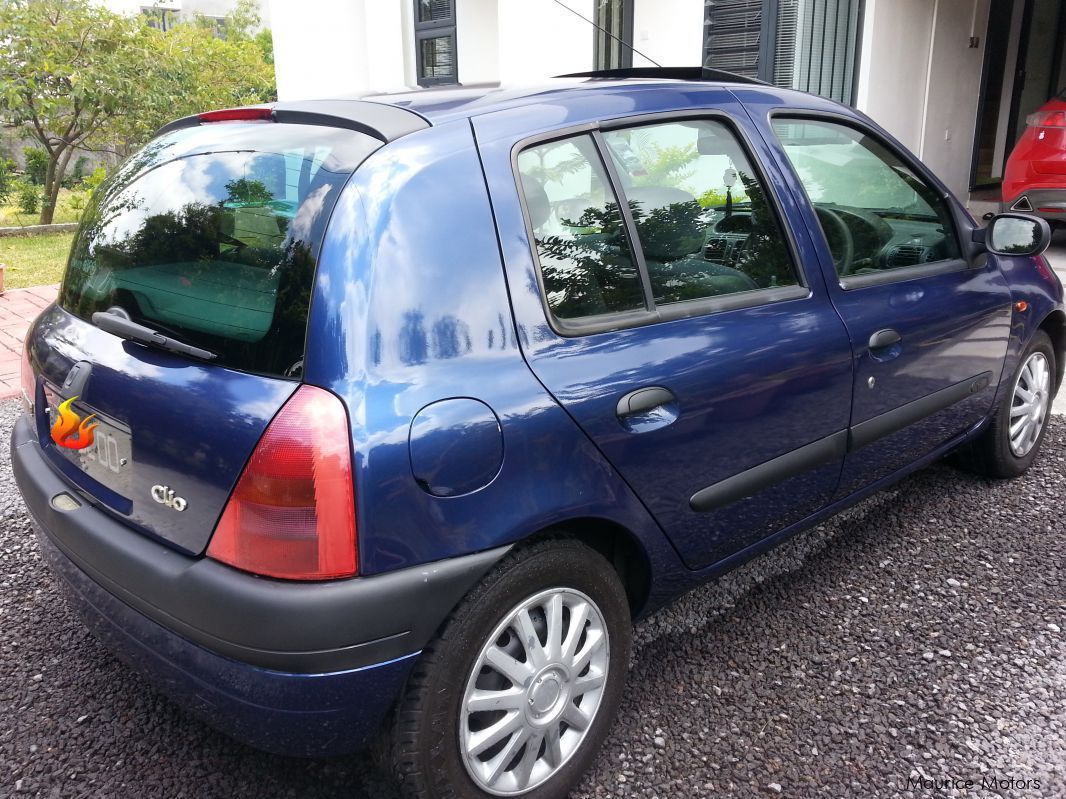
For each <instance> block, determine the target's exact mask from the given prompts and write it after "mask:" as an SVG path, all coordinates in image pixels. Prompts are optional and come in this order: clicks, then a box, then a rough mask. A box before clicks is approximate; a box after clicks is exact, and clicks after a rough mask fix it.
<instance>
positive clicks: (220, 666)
mask: <svg viewBox="0 0 1066 799" xmlns="http://www.w3.org/2000/svg"><path fill="white" fill-rule="evenodd" d="M38 538H39V539H40V545H41V553H42V555H43V556H44V559H45V562H46V563H47V564H48V565H49V567H50V568H51V569H52V571H53V572H55V573H56V574H57V575H58V576H59V577H60V578H61V584H62V585H63V587H64V588H65V589H66V593H67V596H68V598H69V600H70V603H71V605H72V606H73V607H74V609H75V610H76V611H77V613H78V615H79V616H80V617H81V619H82V621H83V622H84V623H85V625H86V626H87V627H88V628H89V629H90V630H92V632H93V633H94V634H95V635H96V637H97V638H99V639H100V640H101V641H102V642H103V643H104V645H105V646H106V647H107V648H108V649H110V650H111V651H112V652H113V653H114V654H115V655H116V656H117V657H118V658H119V659H121V660H122V661H123V662H124V663H126V664H127V665H128V666H130V667H131V668H133V669H134V670H135V671H137V672H139V673H140V674H142V675H143V676H144V677H145V678H146V679H148V680H149V682H151V683H152V684H153V685H155V686H156V687H157V688H158V689H159V690H161V691H162V692H163V693H165V694H166V695H167V696H169V697H170V698H171V699H173V700H174V701H175V702H177V703H178V704H179V705H181V706H182V707H184V708H185V709H187V710H189V711H190V712H192V713H193V714H194V715H196V716H197V717H199V718H200V719H202V720H203V721H205V722H207V723H208V724H210V725H211V726H213V727H215V728H216V729H219V730H221V731H222V732H224V733H226V734H227V735H229V736H231V737H233V738H236V739H237V740H239V741H242V742H244V743H246V744H248V745H250V746H254V747H256V748H257V749H263V750H266V751H268V752H275V753H277V754H283V755H299V756H305V757H328V756H332V755H340V754H346V753H348V752H354V751H356V750H358V749H361V748H363V747H364V746H365V745H366V744H367V743H368V742H369V741H370V740H371V738H372V737H373V736H374V734H375V732H376V731H377V730H378V729H379V728H380V726H381V724H382V721H383V720H384V718H385V716H386V714H387V713H388V712H389V709H390V707H391V704H392V702H393V700H394V699H395V698H396V696H397V695H398V694H399V692H400V690H401V688H402V686H403V683H404V680H405V679H406V678H407V674H408V671H409V670H410V668H411V666H412V665H413V663H414V660H415V657H416V654H412V655H409V656H407V657H405V658H399V659H397V660H394V661H391V662H387V663H381V664H378V665H375V666H367V667H364V668H361V669H353V670H350V671H342V672H335V673H331V674H291V673H286V672H281V671H271V670H269V669H261V668H257V667H255V666H250V665H248V664H246V663H240V662H238V661H235V660H231V659H229V658H226V657H222V656H221V655H217V654H215V653H213V652H209V651H208V650H206V649H204V648H203V647H200V646H197V645H196V644H194V643H192V642H190V641H188V640H186V639H185V638H182V637H181V636H179V635H176V634H175V633H173V632H171V631H170V630H168V629H166V628H165V627H163V626H161V625H159V624H156V623H155V622H153V621H152V620H151V619H149V618H147V617H146V616H144V615H143V614H141V613H138V612H137V611H135V610H134V609H133V608H131V607H129V605H126V604H125V603H123V602H121V601H119V600H118V599H116V598H115V597H114V596H113V595H112V594H109V593H108V592H107V591H105V590H104V589H103V588H101V587H100V586H99V585H97V584H96V583H95V582H93V581H92V579H90V578H89V577H88V575H86V574H85V572H83V571H82V570H81V569H79V568H78V567H77V566H76V565H75V564H74V563H73V561H71V560H70V558H68V557H67V556H66V555H65V554H64V553H63V552H62V551H61V550H60V549H59V548H58V547H57V546H56V545H55V544H54V543H52V540H51V539H50V538H49V537H48V535H47V534H46V533H45V532H43V531H42V530H41V528H40V527H39V526H38Z"/></svg>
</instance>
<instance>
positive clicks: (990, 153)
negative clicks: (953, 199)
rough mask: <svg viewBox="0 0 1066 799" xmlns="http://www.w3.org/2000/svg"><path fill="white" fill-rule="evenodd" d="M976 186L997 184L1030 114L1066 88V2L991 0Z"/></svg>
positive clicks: (976, 152) (976, 151) (973, 185)
mask: <svg viewBox="0 0 1066 799" xmlns="http://www.w3.org/2000/svg"><path fill="white" fill-rule="evenodd" d="M985 43H986V46H985V65H984V72H983V77H982V82H981V102H980V105H979V109H978V117H977V133H976V140H975V142H974V153H973V167H972V170H971V175H970V188H971V190H981V189H994V188H996V187H998V186H999V185H1000V183H1001V182H1002V178H1003V167H1004V164H1005V163H1006V160H1007V156H1009V155H1010V152H1011V150H1012V149H1013V148H1014V145H1015V143H1017V141H1018V139H1019V138H1020V137H1021V135H1022V132H1023V131H1024V130H1025V118H1026V117H1027V116H1028V115H1029V114H1031V113H1033V112H1034V111H1036V110H1037V109H1038V108H1040V106H1042V105H1043V104H1044V103H1046V102H1047V101H1048V100H1049V99H1050V98H1051V97H1053V96H1054V95H1055V94H1056V93H1057V92H1058V91H1059V90H1061V89H1063V88H1066V58H1064V49H1066V47H1064V45H1066V4H1063V3H1062V1H1061V0H1024V2H1017V3H1012V2H1009V0H992V4H991V8H990V9H989V17H988V31H987V35H986V38H985Z"/></svg>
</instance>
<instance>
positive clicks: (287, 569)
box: [207, 385, 359, 580]
mask: <svg viewBox="0 0 1066 799" xmlns="http://www.w3.org/2000/svg"><path fill="white" fill-rule="evenodd" d="M349 441H350V432H349V429H348V417H347V416H346V415H345V412H344V407H343V406H342V405H341V402H340V400H339V399H337V398H336V397H335V396H334V395H332V394H330V393H329V392H328V391H324V390H322V389H320V388H315V387H314V386H308V385H303V386H300V388H299V389H297V391H296V393H295V394H293V395H292V397H290V398H289V401H288V402H286V403H285V405H284V407H283V408H282V409H281V411H279V412H278V415H277V416H275V417H274V419H273V421H271V422H270V425H269V426H268V427H267V429H266V432H265V433H263V437H262V438H261V439H260V440H259V443H258V444H257V445H256V448H255V451H254V452H252V457H251V458H250V459H249V460H248V464H247V465H246V466H245V467H244V472H243V473H242V474H241V477H240V479H239V480H238V481H237V486H236V488H234V489H233V494H232V496H231V497H230V499H229V502H228V503H227V504H226V507H225V509H224V510H223V511H222V518H220V519H219V522H218V526H216V527H215V532H214V535H213V536H212V537H211V544H210V545H209V546H208V548H207V555H208V557H210V558H214V559H215V560H219V561H222V562H223V563H226V564H229V565H230V566H233V567H235V568H238V569H243V570H244V571H249V572H253V573H255V574H262V575H265V576H268V577H278V578H281V579H285V580H329V579H334V578H338V577H351V576H353V575H355V574H357V573H358V565H359V564H358V555H357V552H356V529H355V499H354V489H353V484H352V457H351V447H350V445H349Z"/></svg>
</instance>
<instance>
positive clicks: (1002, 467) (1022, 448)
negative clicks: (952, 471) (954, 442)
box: [963, 330, 1056, 477]
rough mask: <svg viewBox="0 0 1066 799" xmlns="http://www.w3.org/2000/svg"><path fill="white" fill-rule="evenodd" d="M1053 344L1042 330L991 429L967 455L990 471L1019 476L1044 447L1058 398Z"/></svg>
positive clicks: (996, 474) (971, 462)
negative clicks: (1049, 420) (1056, 395)
mask: <svg viewBox="0 0 1066 799" xmlns="http://www.w3.org/2000/svg"><path fill="white" fill-rule="evenodd" d="M1055 368H1056V367H1055V350H1054V349H1053V348H1052V346H1051V339H1049V338H1048V336H1047V334H1046V333H1045V332H1044V331H1043V330H1038V331H1037V332H1036V334H1035V335H1034V336H1033V339H1032V341H1030V342H1029V347H1028V348H1027V349H1026V351H1025V354H1024V355H1023V356H1022V359H1021V363H1020V364H1019V366H1018V369H1017V371H1016V372H1015V373H1014V377H1013V380H1012V381H1011V383H1010V384H1009V385H1010V390H1009V391H1007V392H1006V393H1005V394H1004V396H1003V397H1002V398H1001V399H1000V403H999V408H998V409H997V410H996V415H995V416H994V417H993V418H992V421H991V423H990V424H989V426H988V429H987V430H985V432H984V433H983V434H982V435H981V437H980V438H979V439H977V441H975V442H974V444H973V447H972V449H971V451H970V452H969V453H967V454H966V455H965V456H964V458H963V460H964V462H965V464H966V465H968V466H971V467H972V468H973V469H974V470H975V471H978V472H980V473H981V474H985V475H987V476H989V477H1017V476H1018V475H1020V474H1022V473H1023V472H1025V470H1026V469H1028V468H1029V466H1030V465H1031V464H1032V462H1033V460H1034V459H1035V458H1036V456H1037V453H1038V452H1039V451H1040V445H1041V444H1042V443H1043V441H1044V435H1045V434H1046V432H1047V422H1048V416H1049V415H1050V414H1051V403H1052V401H1053V400H1054V398H1055Z"/></svg>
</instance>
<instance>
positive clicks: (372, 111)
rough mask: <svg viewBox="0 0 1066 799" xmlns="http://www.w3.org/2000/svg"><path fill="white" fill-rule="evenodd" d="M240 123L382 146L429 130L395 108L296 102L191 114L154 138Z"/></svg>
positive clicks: (357, 103)
mask: <svg viewBox="0 0 1066 799" xmlns="http://www.w3.org/2000/svg"><path fill="white" fill-rule="evenodd" d="M240 120H243V121H253V120H260V121H263V122H288V123H291V124H296V125H323V126H325V127H330V128H346V129H348V130H357V131H359V132H360V133H365V134H367V135H368V136H373V137H374V138H375V139H378V140H379V141H382V142H385V143H386V144H387V143H388V142H390V141H393V140H394V139H398V138H400V137H401V136H406V135H407V134H408V133H414V132H415V131H419V130H423V129H425V128H428V127H430V123H429V120H427V119H426V118H425V117H424V116H422V115H421V114H419V113H416V112H414V111H411V110H410V109H407V108H401V107H399V106H395V105H386V104H385V103H374V102H367V101H364V100H299V101H292V102H277V103H268V104H265V105H253V106H241V107H240V108H228V109H223V110H221V111H208V112H206V113H203V114H193V115H192V116H187V117H182V118H181V119H176V120H174V121H173V122H170V123H168V124H166V125H164V126H163V127H161V128H160V129H159V130H157V131H156V132H155V134H154V135H155V136H162V135H163V134H164V133H170V132H171V131H174V130H179V129H181V128H191V127H195V126H197V125H205V124H214V123H217V122H227V121H240Z"/></svg>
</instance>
